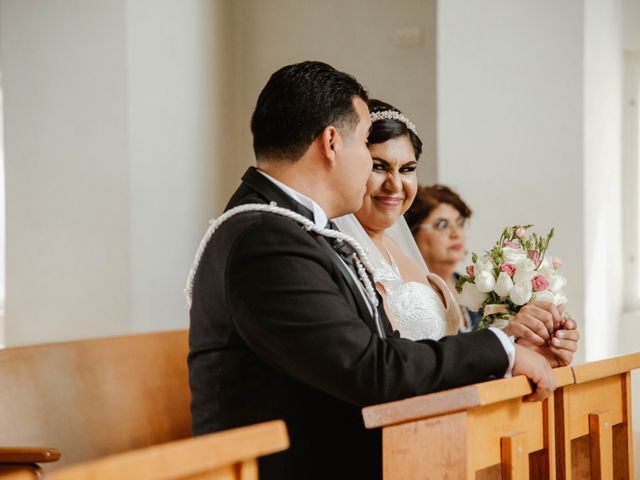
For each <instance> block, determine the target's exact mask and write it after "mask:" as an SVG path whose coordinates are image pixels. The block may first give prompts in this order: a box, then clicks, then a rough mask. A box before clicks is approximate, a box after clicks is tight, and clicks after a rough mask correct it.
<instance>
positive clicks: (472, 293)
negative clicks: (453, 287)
mask: <svg viewBox="0 0 640 480" xmlns="http://www.w3.org/2000/svg"><path fill="white" fill-rule="evenodd" d="M457 296H458V303H460V304H461V305H464V306H465V307H467V308H468V309H469V310H471V311H472V312H477V311H478V310H480V308H481V307H482V304H483V303H484V301H485V300H486V299H487V297H488V296H489V295H488V294H486V293H482V292H481V291H480V290H478V287H477V286H476V285H475V284H473V283H470V282H466V283H465V284H464V285H462V291H461V292H460V293H459V294H458V295H457Z"/></svg>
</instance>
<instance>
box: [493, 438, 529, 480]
mask: <svg viewBox="0 0 640 480" xmlns="http://www.w3.org/2000/svg"><path fill="white" fill-rule="evenodd" d="M500 450H501V458H502V480H520V479H523V478H528V477H529V448H528V447H527V434H526V433H525V432H516V433H511V434H508V435H505V436H503V437H502V438H501V439H500Z"/></svg>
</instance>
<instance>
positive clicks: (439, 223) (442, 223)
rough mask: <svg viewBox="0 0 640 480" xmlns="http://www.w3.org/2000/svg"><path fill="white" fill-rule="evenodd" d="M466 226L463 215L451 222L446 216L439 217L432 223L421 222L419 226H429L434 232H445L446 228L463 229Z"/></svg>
mask: <svg viewBox="0 0 640 480" xmlns="http://www.w3.org/2000/svg"><path fill="white" fill-rule="evenodd" d="M466 226H467V219H466V218H465V217H458V218H457V219H456V221H454V222H451V221H449V220H447V219H446V218H439V219H438V220H436V221H435V222H433V223H422V224H421V225H420V228H430V229H433V230H435V231H436V232H441V233H442V232H446V231H448V230H453V229H458V230H464V229H465V228H466Z"/></svg>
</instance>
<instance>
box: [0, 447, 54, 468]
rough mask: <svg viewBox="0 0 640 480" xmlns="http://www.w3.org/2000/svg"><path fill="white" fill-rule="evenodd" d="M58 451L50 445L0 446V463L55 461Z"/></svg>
mask: <svg viewBox="0 0 640 480" xmlns="http://www.w3.org/2000/svg"><path fill="white" fill-rule="evenodd" d="M59 458H60V452H59V451H58V450H56V449H55V448H50V447H0V464H3V463H5V464H6V463H23V464H24V463H45V462H55V461H56V460H58V459H59Z"/></svg>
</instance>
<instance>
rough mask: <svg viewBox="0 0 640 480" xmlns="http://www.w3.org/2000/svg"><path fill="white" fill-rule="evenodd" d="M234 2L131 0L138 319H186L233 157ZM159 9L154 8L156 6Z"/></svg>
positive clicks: (137, 326)
mask: <svg viewBox="0 0 640 480" xmlns="http://www.w3.org/2000/svg"><path fill="white" fill-rule="evenodd" d="M230 5H231V4H230V3H229V2H211V1H209V0H197V1H189V2H180V1H173V0H162V1H158V0H131V1H128V2H127V10H126V26H127V29H126V30H127V45H126V52H127V87H128V90H127V95H128V97H127V113H128V125H129V131H128V133H129V139H128V140H129V174H130V195H131V203H130V205H129V208H130V210H129V212H130V216H131V224H130V273H129V275H130V282H131V322H132V325H131V328H132V329H133V330H136V331H139V330H157V329H164V328H178V327H180V328H183V327H186V326H187V325H188V314H187V310H186V308H185V305H186V301H185V297H184V293H183V290H184V287H185V283H186V277H187V274H188V272H189V268H190V266H191V263H192V261H193V256H194V254H195V250H196V248H197V246H198V243H199V241H200V239H201V237H202V235H203V234H204V232H205V230H206V228H207V226H208V224H207V220H208V219H209V218H212V217H214V216H216V215H217V214H218V212H217V210H218V209H219V208H221V205H223V203H222V200H223V199H222V198H220V196H221V193H220V190H221V189H222V187H223V186H226V185H227V184H229V183H232V184H235V179H234V180H233V181H231V182H228V181H226V180H225V178H223V176H222V175H220V169H219V166H220V165H222V164H224V163H226V162H235V161H236V160H235V158H233V155H232V153H233V149H232V148H231V147H232V140H233V131H232V128H233V122H232V121H231V119H232V118H233V115H232V112H233V96H232V95H231V91H232V90H231V69H230V65H231V59H232V56H233V49H232V48H230V46H231V45H230V40H231V30H230V27H229V24H230V17H231V9H230ZM150 12H153V15H150Z"/></svg>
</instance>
